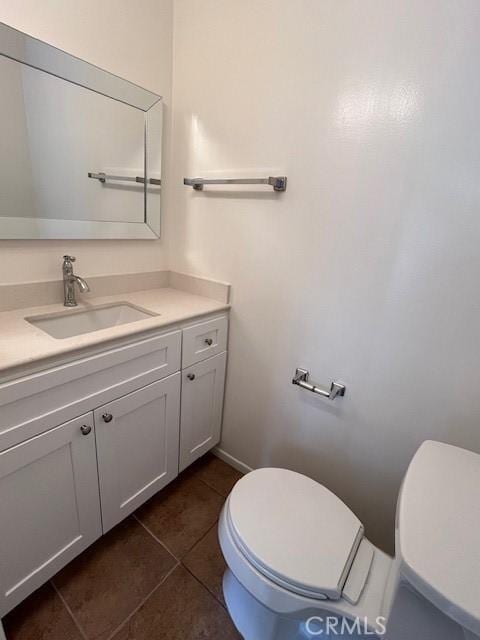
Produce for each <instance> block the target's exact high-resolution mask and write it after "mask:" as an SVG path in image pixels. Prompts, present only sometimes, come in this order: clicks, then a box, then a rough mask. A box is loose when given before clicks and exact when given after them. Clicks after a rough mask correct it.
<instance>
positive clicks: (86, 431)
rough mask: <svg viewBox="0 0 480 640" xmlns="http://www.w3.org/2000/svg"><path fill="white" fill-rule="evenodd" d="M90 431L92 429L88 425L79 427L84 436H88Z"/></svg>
mask: <svg viewBox="0 0 480 640" xmlns="http://www.w3.org/2000/svg"><path fill="white" fill-rule="evenodd" d="M91 430H92V427H91V426H90V425H88V424H82V426H81V427H80V431H81V432H82V433H83V435H84V436H88V434H89V433H90V431H91Z"/></svg>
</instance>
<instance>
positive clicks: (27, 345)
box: [0, 288, 230, 382]
mask: <svg viewBox="0 0 480 640" xmlns="http://www.w3.org/2000/svg"><path fill="white" fill-rule="evenodd" d="M78 298H79V300H78V307H75V309H70V310H69V309H66V308H65V307H64V306H63V304H50V305H48V306H42V307H30V308H27V309H15V310H14V311H4V312H2V313H0V382H1V381H2V379H3V380H5V379H8V378H12V377H17V375H18V376H20V375H22V374H23V371H22V368H25V372H28V370H29V369H31V368H32V367H34V368H35V369H38V367H40V368H41V365H42V364H44V365H45V366H50V364H51V363H52V362H54V361H55V360H57V359H58V360H62V361H64V360H65V359H66V358H68V356H69V355H72V357H73V356H75V357H77V354H78V351H81V350H83V349H89V348H92V347H93V348H101V347H102V343H109V342H111V341H112V340H116V339H125V338H128V337H129V336H134V335H135V334H139V333H144V332H149V331H152V330H155V329H161V328H163V327H165V328H167V327H168V325H175V324H178V323H182V322H185V321H188V320H190V319H192V318H196V317H199V316H203V315H208V314H211V313H217V312H221V311H225V310H227V309H229V308H230V305H228V304H225V303H223V302H218V301H217V300H212V299H211V298H205V297H202V296H198V295H193V294H191V293H185V292H184V291H179V290H177V289H170V288H161V289H149V290H147V291H135V292H131V293H122V294H118V295H113V296H102V297H97V298H89V299H88V302H85V301H83V302H82V301H81V299H80V298H81V296H78ZM118 302H128V303H130V304H132V305H135V306H137V307H141V308H143V309H145V310H146V311H151V312H152V313H156V314H158V315H157V316H152V317H151V318H147V319H145V320H138V321H137V322H131V323H129V324H123V325H119V326H115V327H110V328H108V329H101V330H99V331H92V332H91V333H84V334H81V335H78V336H73V337H70V338H63V339H57V338H52V337H51V336H50V335H48V334H47V333H45V332H44V331H42V330H41V329H39V328H37V327H35V326H34V325H33V324H30V323H29V322H27V321H26V320H25V318H28V317H32V316H39V315H46V314H55V313H65V312H68V311H81V310H87V309H91V308H92V307H96V306H98V305H108V304H112V303H118ZM108 346H110V345H108Z"/></svg>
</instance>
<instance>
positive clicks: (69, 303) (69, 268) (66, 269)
mask: <svg viewBox="0 0 480 640" xmlns="http://www.w3.org/2000/svg"><path fill="white" fill-rule="evenodd" d="M72 262H75V257H74V256H63V269H62V270H63V291H64V294H65V299H64V302H63V304H64V306H65V307H76V306H77V301H76V299H75V283H76V284H77V285H78V288H79V289H80V291H81V293H86V292H87V291H90V287H89V286H88V284H87V283H86V282H85V280H84V279H83V278H80V276H76V275H75V274H74V273H73V264H72Z"/></svg>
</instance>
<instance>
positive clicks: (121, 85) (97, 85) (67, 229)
mask: <svg viewBox="0 0 480 640" xmlns="http://www.w3.org/2000/svg"><path fill="white" fill-rule="evenodd" d="M0 55H2V56H5V57H7V58H10V59H12V60H15V61H17V62H20V63H22V64H26V65H28V66H30V67H33V68H35V69H38V70H40V71H44V72H46V73H49V74H51V75H53V76H56V77H58V78H61V79H62V80H66V81H67V82H71V83H73V84H76V85H78V86H81V87H84V88H86V89H89V90H90V91H94V92H96V93H99V94H101V95H104V96H106V97H108V98H112V99H114V100H118V101H120V102H123V103H125V104H127V105H130V106H132V107H135V108H137V109H140V110H141V111H143V112H144V113H145V127H144V151H145V172H146V175H147V176H148V167H147V138H148V126H149V112H150V113H151V114H154V113H155V112H157V114H158V109H161V108H162V105H161V100H162V97H161V96H159V95H157V94H155V93H153V92H151V91H148V90H147V89H143V88H142V87H140V86H138V85H136V84H134V83H132V82H130V81H128V80H124V79H123V78H120V77H119V76H116V75H115V74H113V73H109V72H108V71H105V70H103V69H100V68H99V67H96V66H95V65H93V64H90V63H88V62H85V61H84V60H81V59H80V58H77V57H75V56H72V55H70V54H68V53H66V52H65V51H62V50H61V49H57V48H56V47H53V46H51V45H49V44H47V43H45V42H42V41H41V40H38V39H37V38H33V37H32V36H29V35H27V34H25V33H22V32H21V31H17V30H16V29H13V28H12V27H9V26H8V25H6V24H3V23H0ZM150 110H151V111H150ZM147 186H148V185H147V184H145V185H144V201H145V221H144V222H103V221H95V220H66V219H65V220H61V219H47V218H15V217H1V216H0V240H29V239H30V240H42V239H43V240H47V239H49V240H54V239H103V240H128V239H142V240H147V239H157V238H158V237H159V236H160V207H158V210H157V211H149V208H148V207H147V206H146V204H147Z"/></svg>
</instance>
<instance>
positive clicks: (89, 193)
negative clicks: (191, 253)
mask: <svg viewBox="0 0 480 640" xmlns="http://www.w3.org/2000/svg"><path fill="white" fill-rule="evenodd" d="M0 54H1V55H0V81H1V87H2V101H1V103H0V114H1V119H0V121H1V123H2V125H1V126H2V133H1V137H2V144H1V146H0V171H1V173H0V176H1V177H0V239H42V238H43V239H46V238H49V239H54V238H57V239H62V238H80V239H82V238H102V239H128V238H137V239H138V238H140V239H143V238H144V239H148V238H157V237H159V235H160V200H161V197H160V192H161V147H162V102H161V97H160V96H158V95H156V94H154V93H152V92H150V91H147V90H145V89H142V88H141V87H139V86H137V85H135V84H133V83H131V82H128V81H126V80H123V79H122V78H119V77H118V76H115V75H113V74H111V73H108V72H106V71H103V70H102V69H99V68H98V67H95V66H94V65H91V64H89V63H87V62H84V61H83V60H80V59H78V58H75V57H74V56H71V55H69V54H67V53H65V52H63V51H60V50H59V49H56V48H55V47H52V46H50V45H47V44H45V43H44V42H41V41H40V40H36V39H35V38H32V37H30V36H28V35H25V34H23V33H21V32H19V31H16V30H15V29H12V28H11V27H8V26H7V25H3V24H0Z"/></svg>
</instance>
